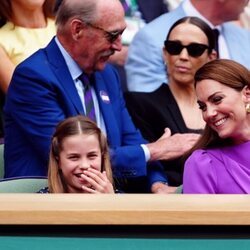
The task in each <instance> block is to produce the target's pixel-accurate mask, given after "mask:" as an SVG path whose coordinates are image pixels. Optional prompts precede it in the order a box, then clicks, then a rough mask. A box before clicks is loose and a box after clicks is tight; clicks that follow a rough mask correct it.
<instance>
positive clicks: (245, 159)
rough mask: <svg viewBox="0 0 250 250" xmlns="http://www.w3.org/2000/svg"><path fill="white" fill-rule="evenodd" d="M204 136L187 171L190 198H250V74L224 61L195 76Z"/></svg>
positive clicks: (200, 71)
mask: <svg viewBox="0 0 250 250" xmlns="http://www.w3.org/2000/svg"><path fill="white" fill-rule="evenodd" d="M195 89H196V94H197V98H198V104H199V107H200V109H201V112H202V115H203V119H204V121H205V122H206V128H205V131H204V133H203V135H202V137H201V138H200V140H199V141H198V142H197V144H196V145H195V146H194V148H193V149H192V151H191V152H193V153H192V154H191V156H190V157H189V158H188V159H187V161H186V163H185V169H184V180H183V191H184V193H187V194H190V193H191V194H196V193H197V194H198V193H202V194H250V154H249V151H250V73H249V71H248V70H247V69H246V68H245V67H244V66H242V65H240V64H239V63H236V62H234V61H231V60H227V59H221V60H215V61H212V62H209V63H207V64H205V65H204V66H203V67H202V68H201V69H199V70H198V71H197V73H196V75H195Z"/></svg>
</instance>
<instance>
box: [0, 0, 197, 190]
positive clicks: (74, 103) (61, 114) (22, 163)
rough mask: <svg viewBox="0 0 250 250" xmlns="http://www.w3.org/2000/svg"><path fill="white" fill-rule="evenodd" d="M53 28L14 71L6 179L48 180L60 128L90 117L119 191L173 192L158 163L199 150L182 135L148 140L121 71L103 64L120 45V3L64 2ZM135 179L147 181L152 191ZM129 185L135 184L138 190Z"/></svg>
mask: <svg viewBox="0 0 250 250" xmlns="http://www.w3.org/2000/svg"><path fill="white" fill-rule="evenodd" d="M56 24H57V35H56V37H55V38H54V39H53V40H52V41H51V42H50V43H49V44H48V45H47V46H46V48H44V49H41V50H39V51H37V52H36V53H34V54H33V55H32V56H31V57H29V58H28V59H27V60H25V61H24V62H22V63H20V64H19V65H18V66H17V68H16V70H15V72H14V74H13V77H12V80H11V84H10V87H9V90H8V94H7V98H6V104H5V118H6V123H5V152H4V157H5V177H15V176H44V175H45V176H46V175H47V166H48V162H47V161H48V156H49V147H50V140H51V136H52V135H53V133H54V130H55V127H56V125H57V124H58V123H59V122H60V121H62V120H64V119H65V118H67V117H70V116H75V115H79V114H85V115H86V116H89V117H91V119H92V120H94V121H96V123H97V125H98V127H99V128H100V129H101V130H102V131H103V133H105V135H107V138H108V143H109V147H110V149H111V150H110V155H111V161H112V170H113V174H114V176H115V178H116V179H119V183H121V185H122V187H119V189H121V190H123V189H124V187H125V186H127V187H128V188H130V190H131V192H145V191H147V192H149V191H152V192H155V193H158V192H168V190H169V186H168V185H167V179H166V176H165V174H164V172H163V169H162V166H161V165H160V164H159V162H158V160H160V159H163V158H164V159H170V158H174V157H178V156H180V155H181V154H183V153H184V152H186V150H189V149H190V148H191V147H192V146H193V145H194V143H195V141H196V140H197V135H196V134H189V136H185V138H186V140H185V145H183V137H184V136H182V135H181V134H175V135H173V136H171V135H170V133H169V131H166V132H165V133H164V134H163V136H162V137H160V138H159V139H158V140H157V141H155V142H152V143H147V141H146V140H145V139H143V137H142V136H141V133H140V132H139V131H138V129H136V128H135V126H134V124H133V122H132V120H131V117H130V116H129V114H128V111H127V109H126V106H125V102H124V99H123V95H122V91H121V88H120V82H119V77H118V74H117V72H116V71H115V70H114V68H113V67H111V66H110V65H106V64H107V61H108V59H109V57H110V56H111V55H112V54H114V52H115V51H120V50H121V47H122V44H121V35H122V33H123V31H124V29H125V28H126V23H125V20H124V11H123V8H122V5H121V3H120V2H119V1H117V0H105V1H103V0H95V1H93V0H90V1H79V0H64V1H62V3H61V5H60V7H59V9H58V11H57V16H56ZM23 83H25V84H23ZM137 178H144V179H146V180H145V182H146V184H147V186H146V185H145V182H144V185H140V184H139V183H138V182H137ZM123 180H124V182H122V181H123ZM128 180H130V181H134V180H135V181H134V184H135V186H134V187H133V188H131V185H127V183H128ZM124 191H125V192H126V190H124Z"/></svg>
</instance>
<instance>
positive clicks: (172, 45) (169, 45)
mask: <svg viewBox="0 0 250 250" xmlns="http://www.w3.org/2000/svg"><path fill="white" fill-rule="evenodd" d="M164 45H165V49H166V51H167V52H168V53H169V54H170V55H179V54H180V53H181V52H182V50H183V49H184V48H186V49H187V51H188V54H189V55H190V56H192V57H199V56H201V55H202V54H203V53H204V51H205V50H206V49H209V47H208V46H207V45H205V44H201V43H190V44H189V45H186V46H184V45H182V44H181V43H180V42H177V41H167V40H166V41H165V42H164Z"/></svg>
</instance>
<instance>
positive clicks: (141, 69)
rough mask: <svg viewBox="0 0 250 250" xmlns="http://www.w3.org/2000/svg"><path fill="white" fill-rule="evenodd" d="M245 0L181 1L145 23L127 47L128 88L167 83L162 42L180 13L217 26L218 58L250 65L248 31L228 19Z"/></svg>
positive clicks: (153, 87) (142, 88)
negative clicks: (173, 7)
mask: <svg viewBox="0 0 250 250" xmlns="http://www.w3.org/2000/svg"><path fill="white" fill-rule="evenodd" d="M246 4H247V1H246V0H238V1H235V0H227V1H221V0H209V1H205V0H183V1H182V2H181V4H180V5H179V6H178V7H177V8H176V9H174V10H173V11H170V12H168V13H166V14H163V15H161V16H160V17H158V18H156V19H155V20H154V21H152V22H150V23H149V24H146V25H145V26H144V27H143V28H142V29H140V31H139V32H137V34H136V35H135V37H134V39H133V41H132V43H131V44H130V46H129V51H128V59H127V61H126V64H125V69H126V75H127V83H128V90H129V91H139V92H152V91H154V90H156V89H157V88H158V87H159V86H160V85H161V84H162V83H163V82H165V83H167V82H168V79H167V77H166V68H165V66H164V64H163V58H162V44H163V42H164V39H165V38H166V35H167V33H168V31H169V28H170V27H171V26H172V24H173V23H174V22H176V20H178V19H180V18H182V17H184V16H197V17H199V18H201V19H203V20H204V21H205V22H207V23H208V24H209V25H210V27H211V28H218V29H219V31H220V32H219V37H218V40H219V48H218V51H219V58H227V59H232V60H235V61H237V62H239V63H241V64H242V65H244V66H245V67H247V68H250V56H249V55H250V46H249V40H250V32H249V31H247V30H246V29H243V28H241V27H239V26H237V25H235V24H234V23H230V22H228V21H232V20H236V19H238V16H239V14H240V13H241V12H242V10H243V9H244V7H245V5H246Z"/></svg>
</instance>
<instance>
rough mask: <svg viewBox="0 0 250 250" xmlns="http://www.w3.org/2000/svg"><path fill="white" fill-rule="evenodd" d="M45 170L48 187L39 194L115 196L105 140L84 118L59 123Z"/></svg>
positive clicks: (92, 124)
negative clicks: (104, 194)
mask: <svg viewBox="0 0 250 250" xmlns="http://www.w3.org/2000/svg"><path fill="white" fill-rule="evenodd" d="M48 169H49V170H48V184H49V186H48V188H45V189H42V190H40V192H42V193H45V192H47V193H89V194H99V193H114V188H113V185H112V183H113V180H112V171H111V165H110V158H109V152H108V145H107V140H106V138H105V136H104V135H103V134H102V132H101V130H100V129H99V128H98V127H97V125H96V124H95V123H94V122H92V121H91V120H90V119H88V118H87V117H86V116H80V115H79V116H75V117H70V118H67V119H65V120H64V121H62V122H61V123H59V124H58V126H57V127H56V131H55V133H54V135H53V137H52V143H51V148H50V156H49V168H48Z"/></svg>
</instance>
